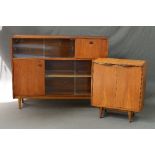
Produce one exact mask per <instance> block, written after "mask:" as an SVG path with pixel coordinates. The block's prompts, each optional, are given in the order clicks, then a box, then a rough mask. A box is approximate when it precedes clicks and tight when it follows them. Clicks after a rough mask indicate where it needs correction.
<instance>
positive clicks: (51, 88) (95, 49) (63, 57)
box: [11, 35, 108, 109]
mask: <svg viewBox="0 0 155 155" xmlns="http://www.w3.org/2000/svg"><path fill="white" fill-rule="evenodd" d="M11 49H12V50H11V51H12V75H13V76H12V80H13V97H14V98H18V103H19V108H20V109H21V108H22V102H23V98H50V99H90V98H91V66H92V60H93V59H96V58H99V57H102V58H105V57H107V56H108V40H107V38H105V37H90V36H53V35H49V36H42V35H15V36H13V37H12V47H11Z"/></svg>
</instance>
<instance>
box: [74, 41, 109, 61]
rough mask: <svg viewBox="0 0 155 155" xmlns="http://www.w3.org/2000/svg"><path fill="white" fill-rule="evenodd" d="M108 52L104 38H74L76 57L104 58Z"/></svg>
mask: <svg viewBox="0 0 155 155" xmlns="http://www.w3.org/2000/svg"><path fill="white" fill-rule="evenodd" d="M107 54H108V41H107V40H106V39H76V40H75V57H76V58H90V59H94V58H102V57H103V58H104V57H107Z"/></svg>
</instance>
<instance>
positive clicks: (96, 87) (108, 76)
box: [92, 63, 116, 108]
mask: <svg viewBox="0 0 155 155" xmlns="http://www.w3.org/2000/svg"><path fill="white" fill-rule="evenodd" d="M115 92H116V67H115V66H112V67H111V66H106V65H99V64H95V63H94V65H93V78H92V105H93V106H97V107H106V108H115V102H116V101H115V95H116V94H115Z"/></svg>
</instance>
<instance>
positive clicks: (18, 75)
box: [13, 59, 45, 96]
mask: <svg viewBox="0 0 155 155" xmlns="http://www.w3.org/2000/svg"><path fill="white" fill-rule="evenodd" d="M44 68H45V64H44V60H38V59H28V60H27V59H26V60H24V59H21V60H20V59H18V60H13V89H14V96H37V95H45V80H44V79H45V70H44Z"/></svg>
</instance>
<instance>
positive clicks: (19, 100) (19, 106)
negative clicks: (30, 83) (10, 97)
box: [18, 97, 22, 109]
mask: <svg viewBox="0 0 155 155" xmlns="http://www.w3.org/2000/svg"><path fill="white" fill-rule="evenodd" d="M18 108H19V109H22V98H21V97H19V98H18Z"/></svg>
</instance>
